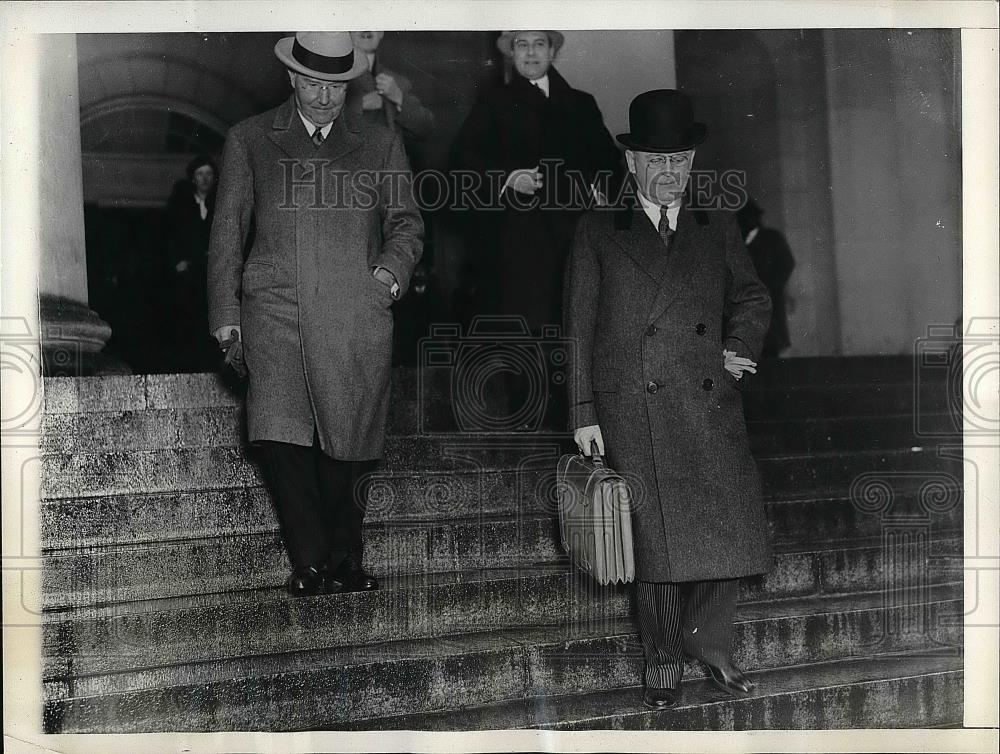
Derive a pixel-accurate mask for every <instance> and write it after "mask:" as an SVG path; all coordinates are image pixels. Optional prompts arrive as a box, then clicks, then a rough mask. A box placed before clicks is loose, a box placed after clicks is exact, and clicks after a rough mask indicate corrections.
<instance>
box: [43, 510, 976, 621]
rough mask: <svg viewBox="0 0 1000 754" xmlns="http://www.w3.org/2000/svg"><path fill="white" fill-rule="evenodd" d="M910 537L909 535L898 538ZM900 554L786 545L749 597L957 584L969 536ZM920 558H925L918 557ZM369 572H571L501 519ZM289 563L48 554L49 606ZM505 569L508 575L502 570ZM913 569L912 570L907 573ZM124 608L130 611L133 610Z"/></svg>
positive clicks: (874, 545)
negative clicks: (904, 576)
mask: <svg viewBox="0 0 1000 754" xmlns="http://www.w3.org/2000/svg"><path fill="white" fill-rule="evenodd" d="M897 534H898V535H899V536H902V534H899V533H898V532H897ZM909 536H910V539H908V540H907V542H908V546H909V547H910V548H911V549H910V550H907V551H906V552H905V554H903V555H900V553H899V552H898V551H897V550H896V549H895V548H894V547H891V546H890V544H887V542H886V541H883V538H881V537H873V538H870V539H866V540H852V541H846V542H845V541H835V542H828V543H821V544H809V545H780V546H778V547H777V548H776V553H775V556H774V561H773V562H774V565H773V569H772V571H771V572H770V573H768V574H767V575H766V576H765V577H763V578H761V579H755V580H748V581H746V582H745V583H744V597H746V598H748V599H781V598H788V597H795V596H805V595H811V594H822V593H843V592H854V591H865V590H868V589H875V588H879V587H881V586H884V585H885V584H886V583H887V580H888V579H889V578H890V576H891V575H892V573H894V571H893V568H895V569H898V568H900V567H901V566H900V563H899V562H897V561H899V560H900V559H902V558H905V559H907V560H906V562H905V563H904V565H905V566H906V567H907V568H909V569H912V568H923V569H926V572H925V573H923V576H922V577H923V578H924V579H925V580H926V581H927V583H938V582H940V581H947V580H950V579H952V578H954V575H953V574H952V573H951V571H950V570H949V569H948V568H947V567H945V565H944V559H946V558H950V557H953V556H956V555H959V554H960V553H961V537H960V536H959V535H958V534H957V533H953V534H950V535H949V534H947V533H945V534H933V533H929V532H926V531H923V530H920V531H914V532H912V533H910V535H909ZM914 559H917V560H918V561H919V562H917V563H912V562H910V561H912V560H914ZM365 563H366V565H367V567H368V568H369V569H370V570H371V571H372V572H373V573H375V574H376V575H377V576H379V577H380V578H382V579H383V580H386V579H390V580H389V581H387V582H386V583H387V584H391V583H392V581H391V579H392V578H393V577H397V576H406V575H413V576H428V577H431V576H433V574H437V573H447V572H450V571H474V570H481V571H485V572H490V571H493V570H496V569H504V568H509V569H512V570H515V571H516V570H517V569H523V570H525V571H526V572H532V569H534V568H539V567H541V568H547V569H548V570H549V572H552V571H556V572H558V571H559V570H566V569H568V567H569V566H568V565H567V564H566V560H565V555H564V554H563V552H562V549H561V547H560V545H559V543H558V535H557V533H556V525H555V522H554V521H551V520H547V519H544V518H538V519H534V520H530V521H527V522H520V523H519V522H516V521H512V520H507V521H504V520H497V521H489V522H482V523H480V522H464V523H457V524H446V525H443V526H428V527H419V528H418V527H413V528H409V527H407V528H399V529H394V528H390V529H383V530H378V529H377V530H375V531H372V530H369V531H367V532H366V554H365ZM288 571H289V565H288V561H287V557H286V554H285V550H284V547H283V545H282V542H281V538H280V537H279V536H278V534H277V533H265V534H259V535H251V536H247V537H221V538H216V539H200V540H187V541H178V542H172V543H160V544H155V545H147V546H133V547H121V548H102V549H99V550H95V551H93V552H88V551H82V552H76V553H73V554H61V555H54V556H50V557H47V558H46V559H45V563H44V573H43V591H42V605H43V608H44V609H47V610H65V609H67V608H80V607H87V606H91V605H114V604H120V603H130V602H136V601H141V600H156V599H158V598H165V597H184V596H188V595H201V594H213V593H220V594H224V593H226V592H228V591H232V590H241V589H242V590H257V589H277V588H280V587H281V586H282V585H283V584H284V581H285V579H286V578H287V575H288ZM501 572H503V571H501ZM906 572H907V573H908V571H906ZM122 612H127V610H125V609H124V608H123V609H122Z"/></svg>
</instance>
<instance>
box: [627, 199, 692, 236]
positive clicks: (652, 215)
mask: <svg viewBox="0 0 1000 754" xmlns="http://www.w3.org/2000/svg"><path fill="white" fill-rule="evenodd" d="M636 194H637V195H638V196H639V202H640V203H641V204H642V209H643V212H645V213H646V217H648V218H649V221H650V222H651V223H653V227H654V228H659V227H660V205H659V204H653V203H652V202H651V201H649V199H647V198H646V197H645V196H644V195H643V193H642V192H641V191H636ZM681 200H682V197H680V196H678V197H677V198H676V199H675V200H674V201H673V202H672V203H670V204H668V205H667V222H669V223H670V229H671V230H677V215H679V214H680V211H681Z"/></svg>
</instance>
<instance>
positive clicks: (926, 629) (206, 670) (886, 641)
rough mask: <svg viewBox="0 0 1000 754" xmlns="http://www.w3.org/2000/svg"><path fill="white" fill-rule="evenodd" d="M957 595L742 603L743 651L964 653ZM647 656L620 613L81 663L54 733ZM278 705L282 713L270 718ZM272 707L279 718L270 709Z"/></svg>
mask: <svg viewBox="0 0 1000 754" xmlns="http://www.w3.org/2000/svg"><path fill="white" fill-rule="evenodd" d="M960 592H961V588H960V586H958V585H956V586H954V587H942V588H939V589H935V590H927V591H923V592H921V593H920V594H919V595H910V597H911V598H910V599H909V600H907V601H906V602H905V605H904V606H903V607H890V608H888V609H887V608H886V606H885V604H884V599H883V596H882V594H881V593H871V594H867V595H852V596H851V597H849V598H827V599H824V600H816V599H809V600H796V601H788V602H784V603H780V604H771V605H759V604H750V605H743V606H741V608H740V611H739V614H738V616H737V625H736V631H735V637H734V657H735V659H736V661H737V662H738V663H740V664H742V665H743V666H744V667H745V669H747V670H748V671H758V670H764V669H768V668H778V667H785V666H789V665H802V664H804V663H815V662H824V661H829V660H843V659H844V658H849V657H857V656H870V655H871V654H872V653H880V654H881V653H891V652H902V651H917V650H922V649H926V648H929V647H934V648H936V649H938V651H939V652H942V653H945V654H949V655H954V654H955V653H956V651H957V648H959V647H960V646H961V604H962V603H961V599H960ZM913 616H917V619H918V620H919V623H914V624H912V625H910V624H907V628H908V629H911V630H896V628H897V627H898V626H899V625H901V624H900V622H901V621H903V622H905V621H906V620H909V619H910V618H912V617H913ZM641 664H642V659H641V647H640V646H639V644H638V642H637V640H636V637H635V636H634V633H633V629H632V626H631V624H630V623H629V622H627V621H621V620H612V621H604V622H599V623H594V622H591V621H587V622H573V623H563V624H562V626H561V627H560V626H555V627H553V626H534V627H524V626H520V627H516V628H513V629H510V630H494V631H486V632H477V633H472V634H463V635H457V636H441V635H439V636H435V637H432V638H429V639H418V640H412V639H411V640H404V641H396V642H390V643H386V644H378V645H372V646H367V647H357V646H351V647H343V648H325V649H313V650H309V651H299V652H284V653H280V654H279V653H274V652H271V653H268V654H264V655H248V654H244V655H242V656H239V657H233V658H227V659H214V660H207V661H202V662H188V663H185V664H170V665H163V664H161V665H159V666H157V667H149V668H136V669H134V670H127V671H120V672H117V673H107V672H105V673H89V674H83V673H81V672H80V670H81V665H79V664H74V666H73V674H72V675H71V676H66V677H60V676H59V675H58V674H52V673H50V672H47V674H46V681H45V685H46V697H47V700H48V701H47V704H46V729H47V730H50V731H52V730H59V731H62V732H100V731H102V730H103V731H108V732H110V731H115V732H132V731H140V730H170V729H176V730H225V729H236V730H244V729H253V727H254V726H255V725H256V724H259V721H260V720H261V719H266V720H268V723H267V724H268V725H269V726H271V725H278V726H280V727H281V729H285V730H295V729H312V728H319V727H328V726H331V725H337V724H344V723H347V724H350V723H357V722H358V721H363V720H365V719H370V718H381V717H384V716H386V715H389V714H392V715H399V714H407V713H408V714H413V713H426V712H434V711H439V710H442V711H443V710H454V709H455V700H456V699H461V700H462V702H461V704H462V706H463V707H475V706H479V705H485V704H496V703H498V702H503V701H511V700H516V699H523V698H525V697H538V696H555V695H562V694H567V693H587V692H594V691H606V690H608V689H613V688H622V687H628V686H631V685H634V684H635V682H636V680H637V679H638V678H639V677H640V670H641ZM49 670H51V668H49ZM691 670H692V675H693V676H697V675H700V674H701V670H700V669H699V668H697V667H692V668H691ZM764 693H766V691H765V692H764ZM275 707H277V708H278V709H280V712H281V714H280V715H276V716H275V715H273V712H274V710H275ZM263 708H267V709H268V710H269V711H270V712H271V713H272V714H271V715H268V716H266V717H262V716H261V715H260V714H259V711H260V710H262V709H263ZM279 721H280V722H279ZM95 726H102V727H95ZM105 726H106V727H105Z"/></svg>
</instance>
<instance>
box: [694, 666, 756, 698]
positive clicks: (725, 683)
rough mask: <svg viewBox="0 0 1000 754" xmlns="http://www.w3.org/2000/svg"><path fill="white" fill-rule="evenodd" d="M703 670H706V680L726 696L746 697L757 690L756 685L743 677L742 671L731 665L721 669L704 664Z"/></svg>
mask: <svg viewBox="0 0 1000 754" xmlns="http://www.w3.org/2000/svg"><path fill="white" fill-rule="evenodd" d="M705 668H706V669H707V670H708V679H709V680H710V681H711V682H712V683H713V684H715V686H716V687H717V688H719V689H722V690H723V691H725V692H726V693H727V694H732V695H733V696H737V697H738V696H746V695H747V694H749V693H750V692H751V691H753V690H754V689H755V688H757V684H755V683H754V682H753V681H751V680H750V679H749V678H747V677H746V676H745V675H743V671H742V670H740V669H739V668H738V667H736V666H735V665H733V664H732V663H729V664H728V665H727V666H726V667H724V668H723V667H719V666H717V665H710V664H709V663H707V662H706V663H705Z"/></svg>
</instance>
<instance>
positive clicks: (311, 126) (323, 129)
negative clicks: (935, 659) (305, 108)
mask: <svg viewBox="0 0 1000 754" xmlns="http://www.w3.org/2000/svg"><path fill="white" fill-rule="evenodd" d="M295 112H297V113H298V114H299V118H301V119H302V125H303V126H305V127H306V133H308V134H309V138H312V135H313V133H315V131H316V129H317V128H319V132H320V133H321V134H323V138H324V139H325V138H326V137H327V136H329V135H330V129H331V128H333V121H332V120H331V121H330V122H329V123H327V124H326V125H325V126H317V125H316V124H315V123H313V122H312V121H311V120H309V119H308V118H307V117H306V116H304V115H303V114H302V111H301V110H299V109H298V108H295Z"/></svg>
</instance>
